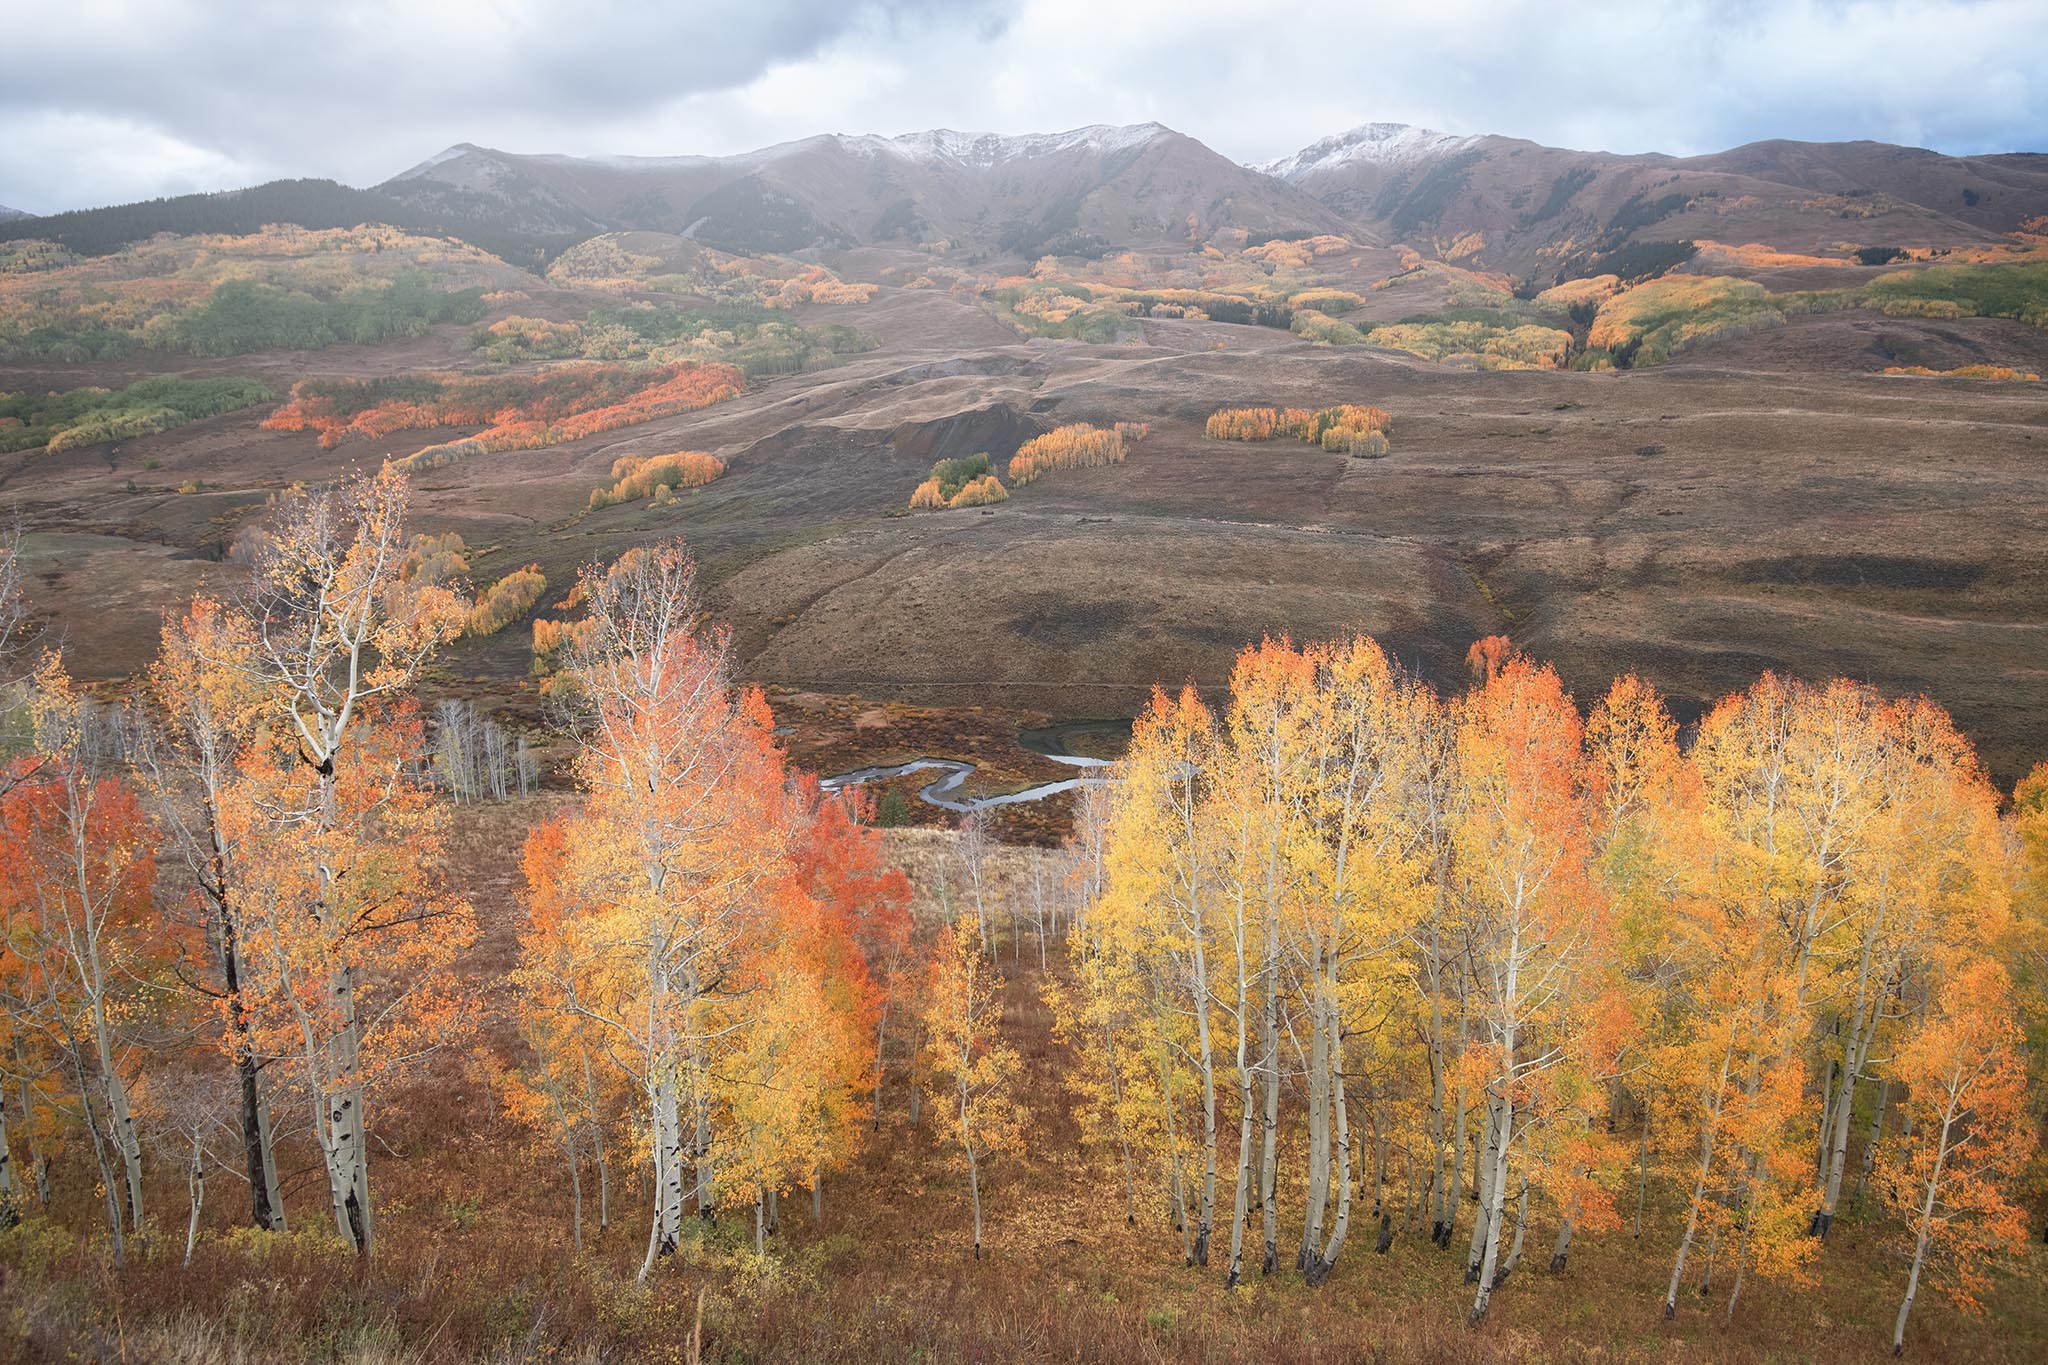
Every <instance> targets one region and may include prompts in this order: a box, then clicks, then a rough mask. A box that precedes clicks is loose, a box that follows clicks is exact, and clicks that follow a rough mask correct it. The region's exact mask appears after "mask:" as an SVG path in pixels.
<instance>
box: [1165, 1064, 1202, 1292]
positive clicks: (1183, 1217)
mask: <svg viewBox="0 0 2048 1365" xmlns="http://www.w3.org/2000/svg"><path fill="white" fill-rule="evenodd" d="M1159 1054H1160V1064H1159V1079H1160V1087H1159V1112H1160V1117H1161V1119H1162V1121H1163V1122H1164V1124H1165V1128H1166V1170H1167V1199H1168V1203H1169V1206H1170V1207H1171V1208H1172V1210H1173V1230H1174V1231H1175V1232H1178V1233H1179V1234H1180V1250H1181V1258H1182V1261H1183V1263H1184V1264H1187V1265H1193V1264H1194V1263H1195V1240H1194V1229H1193V1228H1192V1227H1191V1226H1190V1224H1189V1222H1188V1201H1187V1192H1186V1188H1185V1186H1184V1184H1183V1181H1182V1177H1181V1160H1180V1134H1179V1132H1178V1131H1177V1125H1176V1124H1175V1123H1174V1121H1173V1098H1172V1090H1173V1086H1172V1078H1171V1076H1170V1075H1169V1074H1168V1071H1167V1065H1166V1043H1165V1041H1164V1040H1163V1039H1162V1040H1161V1042H1160V1044H1159Z"/></svg>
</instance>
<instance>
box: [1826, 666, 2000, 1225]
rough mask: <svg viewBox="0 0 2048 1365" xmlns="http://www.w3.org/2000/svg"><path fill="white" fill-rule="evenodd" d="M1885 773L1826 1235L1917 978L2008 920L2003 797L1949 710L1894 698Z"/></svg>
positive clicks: (1861, 886)
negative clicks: (1864, 1101) (1862, 1112)
mask: <svg viewBox="0 0 2048 1365" xmlns="http://www.w3.org/2000/svg"><path fill="white" fill-rule="evenodd" d="M1879 723H1880V724H1881V726H1882V728H1883V735H1882V739H1881V743H1882V752H1881V755H1880V758H1879V760H1878V761H1879V771H1878V774H1877V778H1876V780H1877V781H1878V782H1879V784H1880V785H1881V787H1882V790H1883V797H1882V801H1881V804H1880V806H1879V808H1878V810H1877V811H1876V812H1875V813H1873V815H1872V816H1871V817H1870V821H1869V824H1868V826H1867V827H1866V830H1865V837H1864V838H1863V839H1862V840H1861V841H1860V843H1859V847H1858V850H1857V853H1856V856H1855V859H1854V862H1853V865H1852V867H1851V870H1850V875H1851V877H1852V878H1853V882H1854V885H1853V889H1852V891H1851V894H1850V897H1849V900H1850V903H1851V905H1852V907H1853V912H1852V917H1851V921H1850V923H1849V925H1848V926H1847V930H1848V931H1849V932H1851V933H1853V935H1854V939H1853V944H1850V945H1843V948H1842V949H1840V950H1838V951H1840V952H1841V954H1842V957H1843V960H1844V962H1845V965H1846V966H1847V970H1846V971H1845V972H1844V973H1843V975H1845V976H1847V978H1848V980H1847V981H1846V982H1845V983H1844V985H1843V988H1842V989H1841V990H1840V991H1839V992H1838V993H1837V995H1836V1002H1835V1004H1834V1005H1833V1008H1832V1010H1831V1013H1833V1014H1834V1016H1835V1019H1836V1025H1837V1027H1836V1028H1835V1030H1833V1032H1834V1033H1835V1034H1837V1035H1838V1036H1839V1037H1840V1039H1841V1055H1840V1056H1839V1057H1832V1058H1831V1059H1830V1060H1831V1061H1832V1062H1833V1063H1834V1070H1835V1075H1836V1077H1837V1080H1836V1085H1835V1088H1834V1093H1833V1096H1832V1100H1831V1102H1830V1103H1829V1105H1828V1106H1827V1107H1826V1108H1825V1109H1824V1110H1823V1113H1824V1115H1825V1116H1826V1118H1827V1128H1826V1131H1825V1134H1824V1136H1825V1139H1826V1146H1825V1148H1824V1150H1823V1156H1822V1166H1821V1197H1820V1206H1819V1208H1818V1210H1817V1211H1816V1212H1815V1214H1814V1216H1813V1221H1812V1224H1811V1225H1810V1228H1809V1231H1811V1232H1812V1233H1813V1234H1814V1235H1816V1236H1818V1237H1820V1238H1822V1239H1825V1238H1826V1237H1827V1235H1828V1232H1829V1230H1830V1229H1831V1228H1832V1226H1833V1224H1834V1220H1835V1210H1836V1206H1837V1204H1838V1203H1839V1201H1840V1199H1841V1194H1842V1181H1843V1177H1844V1175H1845V1174H1846V1172H1847V1169H1848V1164H1849V1132H1850V1125H1851V1122H1852V1120H1853V1117H1854V1110H1855V1100H1856V1088H1857V1085H1858V1083H1859V1082H1860V1081H1862V1080H1863V1079H1865V1078H1866V1076H1867V1074H1868V1073H1869V1072H1870V1071H1871V1069H1872V1067H1873V1059H1874V1057H1875V1056H1877V1055H1878V1054H1877V1048H1878V1044H1879V1039H1880V1035H1881V1034H1887V1033H1888V1032H1889V1031H1890V1026H1891V1025H1892V1023H1893V1021H1895V1020H1896V1019H1897V1018H1899V1017H1900V1015H1901V1014H1902V1013H1904V1012H1905V1009H1906V1002H1905V999H1904V997H1905V996H1906V994H1907V992H1908V991H1909V989H1910V988H1911V986H1912V984H1913V978H1914V976H1915V975H1916V974H1917V973H1919V972H1921V971H1923V970H1924V969H1925V967H1926V965H1927V964H1928V963H1929V962H1930V961H1931V960H1932V958H1933V957H1934V955H1935V954H1936V953H1937V952H1939V951H1940V950H1941V948H1942V947H1943V946H1944V945H1947V944H1951V943H1956V942H1959V941H1960V942H1977V943H1989V942H1995V941H1997V939H1998V938H1999V937H2000V936H2001V935H2002V934H2003V932H2004V927H2005V919H2006V915H2005V908H2006V889H2005V885H2004V879H2003V878H2002V877H2000V876H1999V875H1998V873H1997V868H1998V865H1999V852H1998V850H1999V837H2000V836H1999V829H1998V794H1997V793H1996V792H1995V791H1994V790H1993V789H1992V787H1991V784H1990V783H1989V782H1988V781H1987V780H1986V779H1985V778H1984V776H1983V774H1982V772H1981V771H1980V770H1979V769H1978V767H1977V761H1976V756H1975V755H1974V754H1973V753H1971V752H1970V749H1969V745H1968V743H1967V742H1966V741H1965V740H1964V739H1963V738H1962V736H1961V735H1960V734H1958V733H1957V732H1956V730H1955V727H1954V725H1953V724H1952V723H1951V722H1950V720H1949V718H1948V716H1947V715H1946V714H1944V713H1943V712H1941V711H1940V710H1939V708H1937V707H1935V706H1934V705H1932V704H1931V703H1929V702H1927V701H1925V700H1924V699H1921V700H1911V701H1903V702H1898V703H1895V704H1893V705H1890V706H1887V707H1886V708H1885V709H1884V711H1883V713H1882V716H1881V719H1880V722H1879Z"/></svg>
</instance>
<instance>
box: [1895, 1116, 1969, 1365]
mask: <svg viewBox="0 0 2048 1365" xmlns="http://www.w3.org/2000/svg"><path fill="white" fill-rule="evenodd" d="M1960 1095H1961V1090H1960V1088H1959V1087H1958V1086H1956V1085H1955V1084H1953V1083H1951V1084H1950V1086H1949V1091H1948V1107H1947V1108H1946V1109H1944V1110H1943V1111H1942V1116H1941V1137H1940V1139H1939V1141H1937V1142H1936V1144H1935V1148H1934V1168H1933V1169H1932V1170H1930V1171H1929V1172H1928V1173H1927V1193H1926V1195H1925V1196H1924V1197H1923V1198H1922V1199H1921V1201H1920V1220H1919V1222H1920V1226H1919V1235H1918V1237H1917V1239H1916V1240H1915V1242H1914V1246H1913V1269H1912V1271H1911V1272H1910V1273H1909V1274H1908V1275H1907V1276H1906V1297H1905V1298H1903V1299H1901V1300H1900V1301H1899V1316H1898V1319H1897V1320H1896V1321H1895V1322H1893V1324H1892V1354H1893V1355H1895V1356H1898V1355H1904V1354H1905V1353H1906V1319H1907V1318H1909V1317H1911V1316H1912V1313H1913V1300H1914V1299H1915V1298H1916V1297H1918V1295H1919V1293H1920V1271H1921V1269H1922V1268H1923V1267H1924V1266H1925V1265H1926V1264H1927V1244H1928V1242H1929V1241H1930V1240H1932V1238H1933V1232H1934V1202H1935V1200H1936V1198H1938V1197H1939V1195H1940V1193H1941V1168H1942V1167H1943V1166H1944V1165H1946V1164H1947V1163H1948V1154H1949V1134H1950V1132H1951V1131H1952V1130H1953V1129H1954V1127H1955V1123H1956V1110H1957V1108H1958V1100H1959V1098H1960Z"/></svg>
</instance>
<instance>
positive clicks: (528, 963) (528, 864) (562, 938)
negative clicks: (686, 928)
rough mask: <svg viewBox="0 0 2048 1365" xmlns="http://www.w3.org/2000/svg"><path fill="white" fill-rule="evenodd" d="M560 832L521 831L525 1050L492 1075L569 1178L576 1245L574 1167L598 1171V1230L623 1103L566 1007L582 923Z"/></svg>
mask: <svg viewBox="0 0 2048 1365" xmlns="http://www.w3.org/2000/svg"><path fill="white" fill-rule="evenodd" d="M568 840H569V828H568V825H567V823H566V822H564V821H562V820H559V819H556V820H547V821H544V822H542V823H541V824H539V825H536V826H535V827H534V828H533V830H532V831H531V832H530V833H529V834H528V835H527V838H526V847H525V851H524V853H523V855H522V858H521V869H522V871H523V872H524V873H525V878H526V895H525V902H526V911H527V927H526V929H525V930H524V931H523V932H522V933H521V934H520V936H519V947H520V960H519V967H518V968H517V970H516V971H515V972H514V974H513V983H514V985H515V987H516V988H517V989H518V991H519V992H520V1008H519V1010H518V1024H519V1037H520V1041H521V1042H522V1043H523V1044H524V1045H525V1054H524V1056H523V1058H522V1059H521V1061H520V1063H519V1064H518V1065H516V1066H514V1067H512V1068H510V1069H509V1070H508V1071H507V1072H505V1073H504V1074H502V1075H500V1076H499V1077H498V1085H499V1090H500V1093H501V1094H502V1095H503V1097H504V1103H505V1108H506V1111H507V1113H508V1114H510V1116H511V1117H512V1118H513V1119H514V1120H515V1121H517V1122H519V1123H522V1124H524V1125H525V1126H527V1127H528V1128H530V1129H532V1130H535V1131H536V1132H538V1133H541V1134H544V1135H545V1139H546V1141H548V1142H549V1143H551V1144H552V1145H554V1146H557V1147H559V1148H560V1149H561V1153H562V1157H563V1161H564V1164H565V1165H566V1166H567V1168H568V1172H569V1192H570V1228H571V1233H572V1236H573V1239H574V1241H575V1244H576V1248H577V1249H578V1250H579V1251H580V1250H582V1248H583V1203H584V1200H583V1169H584V1166H585V1162H586V1158H587V1159H588V1163H589V1164H590V1165H591V1166H593V1167H595V1170H596V1174H597V1228H598V1232H599V1233H600V1234H602V1233H603V1232H605V1231H606V1230H607V1229H609V1228H610V1227H611V1221H612V1166H611V1159H610V1157H609V1156H608V1155H607V1151H606V1148H607V1143H608V1140H609V1139H610V1135H611V1134H612V1133H613V1132H614V1131H615V1129H616V1128H617V1126H618V1123H619V1120H620V1118H621V1116H622V1115H623V1114H624V1113H625V1112H626V1110H627V1109H628V1108H629V1107H630V1104H631V1096H630V1094H628V1093H625V1092H626V1086H625V1084H624V1083H623V1077H622V1076H621V1073H620V1070H619V1068H618V1067H616V1066H614V1065H612V1063H611V1061H610V1057H609V1054H608V1053H607V1051H606V1048H605V1038H604V1037H603V1035H602V1034H601V1033H600V1031H599V1029H598V1027H597V1025H596V1024H594V1023H593V1022H592V1021H591V1019H590V1018H588V1017H587V1016H586V1015H584V1014H582V1013H580V1012H578V1011H577V1010H576V1009H574V1008H573V1007H572V1000H573V998H574V991H575V988H576V979H575V971H574V967H575V964H576V962H577V961H579V959H580V955H581V951H582V950H581V946H580V944H579V943H578V942H577V938H576V935H577V934H578V932H579V931H580V929H581V928H582V927H583V926H582V924H581V922H580V921H579V920H577V919H576V918H575V917H574V916H573V914H572V911H573V909H574V905H573V903H572V900H571V898H570V896H569V895H568V894H567V893H566V889H565V888H564V886H563V885H562V882H561V876H562V874H563V872H564V870H565V869H566V867H567V864H568Z"/></svg>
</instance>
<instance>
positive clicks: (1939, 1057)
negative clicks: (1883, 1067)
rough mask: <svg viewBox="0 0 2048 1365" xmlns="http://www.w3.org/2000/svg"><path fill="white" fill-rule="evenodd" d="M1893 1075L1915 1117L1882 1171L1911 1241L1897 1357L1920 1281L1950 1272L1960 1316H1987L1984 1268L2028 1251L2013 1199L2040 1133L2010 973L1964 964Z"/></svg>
mask: <svg viewBox="0 0 2048 1365" xmlns="http://www.w3.org/2000/svg"><path fill="white" fill-rule="evenodd" d="M1893 1070H1894V1073H1895V1075H1896V1077H1897V1079H1898V1081H1899V1083H1900V1084H1902V1085H1903V1086H1905V1088H1906V1100H1905V1104H1906V1107H1907V1109H1908V1111H1909V1112H1910V1113H1911V1114H1912V1116H1913V1118H1914V1122H1913V1124H1912V1125H1911V1128H1910V1135H1909V1136H1906V1137H1903V1138H1901V1139H1900V1140H1899V1141H1898V1142H1897V1143H1895V1144H1894V1149H1893V1150H1892V1151H1891V1152H1890V1153H1888V1156H1887V1159H1886V1161H1885V1166H1886V1177H1887V1179H1886V1185H1887V1187H1888V1188H1889V1190H1890V1192H1891V1200H1892V1203H1893V1204H1894V1206H1895V1207H1896V1209H1897V1211H1898V1212H1899V1213H1900V1214H1901V1215H1903V1216H1905V1217H1906V1218H1907V1219H1909V1220H1910V1221H1909V1223H1908V1227H1909V1230H1910V1231H1911V1233H1912V1237H1913V1256H1912V1268H1911V1270H1910V1271H1909V1272H1908V1273H1907V1277H1906V1294H1905V1297H1904V1298H1903V1299H1902V1300H1900V1302H1899V1313H1898V1318H1897V1319H1896V1321H1895V1322H1894V1324H1893V1326H1892V1354H1893V1355H1900V1354H1903V1353H1904V1351H1905V1349H1906V1322H1907V1319H1908V1318H1909V1317H1910V1316H1911V1314H1912V1312H1913V1301H1914V1299H1915V1298H1916V1297H1917V1296H1918V1294H1919V1292H1920V1281H1921V1278H1922V1276H1923V1274H1926V1273H1930V1272H1933V1271H1940V1272H1943V1273H1944V1274H1945V1275H1946V1276H1947V1277H1948V1279H1949V1294H1950V1297H1951V1298H1952V1299H1953V1301H1954V1302H1955V1304H1956V1306H1957V1307H1958V1308H1961V1309H1963V1310H1964V1311H1966V1312H1975V1311H1981V1306H1980V1304H1979V1296H1980V1295H1981V1294H1982V1293H1983V1290H1984V1287H1985V1283H1986V1274H1985V1266H1986V1263H1987V1262H1988V1261H1989V1260H1990V1259H1991V1258H1992V1257H1993V1256H1995V1255H1999V1254H2009V1253H2012V1252H2014V1251H2017V1250H2018V1249H2019V1248H2020V1247H2022V1246H2023V1245H2024V1244H2025V1242H2026V1237H2027V1230H2026V1220H2025V1216H2024V1215H2023V1214H2022V1212H2021V1211H2020V1209H2019V1208H2017V1207H2016V1206H2015V1205H2014V1204H2013V1203H2012V1202H2011V1201H2010V1200H2009V1199H2008V1197H2007V1189H2008V1187H2009V1186H2010V1184H2011V1182H2012V1180H2013V1179H2014V1177H2015V1176H2016V1175H2017V1173H2018V1172H2019V1170H2020V1168H2021V1167H2022V1166H2024V1165H2025V1163H2026V1160H2027V1157H2028V1155H2029V1153H2030V1152H2031V1151H2032V1149H2033V1145H2034V1134H2033V1133H2032V1131H2031V1127H2030V1120H2029V1115H2028V1113H2027V1092H2026V1081H2027V1077H2026V1066H2025V1063H2024V1061H2023V1060H2022V1057H2021V1037H2020V1031H2019V1027H2018V1024H2017V1022H2016V1019H2015V1012H2014V1009H2013V1002H2012V990H2011V986H2010V984H2009V982H2008V980H2007V978H2006V974H2005V971H2004V969H2003V968H2001V967H2000V966H1999V965H1998V964H1997V963H1996V962H1993V961H1991V960H1990V959H1988V958H1976V959H1970V960H1965V961H1962V962H1959V963H1957V964H1956V966H1955V968H1954V970H1953V971H1952V972H1951V973H1950V974H1949V976H1948V978H1947V980H1945V981H1944V982H1943V984H1942V986H1941V990H1940V994H1939V996H1938V998H1937V1000H1936V1002H1935V1004H1934V1008H1933V1009H1932V1011H1931V1012H1930V1013H1929V1015H1928V1016H1927V1018H1926V1020H1925V1021H1924V1022H1923V1023H1922V1024H1921V1025H1920V1027H1919V1028H1918V1029H1917V1030H1915V1032H1914V1034H1913V1035H1912V1037H1911V1038H1910V1039H1908V1041H1907V1042H1906V1044H1905V1045H1904V1046H1903V1047H1902V1048H1901V1049H1900V1051H1899V1055H1898V1059H1897V1061H1896V1062H1895V1064H1894V1067H1893Z"/></svg>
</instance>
